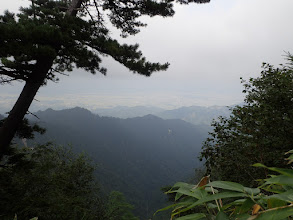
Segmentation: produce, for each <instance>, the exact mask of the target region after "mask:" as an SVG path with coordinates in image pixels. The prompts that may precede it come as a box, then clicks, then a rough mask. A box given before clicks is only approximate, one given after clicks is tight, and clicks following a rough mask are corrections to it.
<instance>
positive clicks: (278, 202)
mask: <svg viewBox="0 0 293 220" xmlns="http://www.w3.org/2000/svg"><path fill="white" fill-rule="evenodd" d="M267 203H268V208H269V209H271V208H276V207H282V206H285V205H287V202H285V201H282V200H279V199H275V198H271V199H268V200H267Z"/></svg>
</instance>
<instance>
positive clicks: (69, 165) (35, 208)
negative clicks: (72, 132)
mask: <svg viewBox="0 0 293 220" xmlns="http://www.w3.org/2000/svg"><path fill="white" fill-rule="evenodd" d="M94 169H95V166H94V164H93V163H92V162H91V161H90V159H89V158H88V157H87V156H86V155H85V154H79V155H76V154H74V153H72V151H71V149H69V148H65V147H61V146H60V147H57V146H54V145H51V144H48V145H45V146H36V147H34V148H29V147H26V148H22V149H14V153H13V154H11V156H7V157H5V158H3V159H2V161H1V167H0V186H1V188H0V198H1V200H0V213H1V215H0V217H1V219H9V220H11V219H13V218H14V216H15V214H17V217H18V219H24V220H25V219H30V218H33V217H35V216H37V217H39V218H40V219H48V220H52V219H56V220H58V219H87V220H90V219H95V220H96V219H109V220H111V219H115V220H138V218H137V217H135V216H134V215H133V214H132V213H131V210H132V208H133V207H132V206H131V205H130V204H128V203H127V202H126V201H125V198H124V196H123V194H122V193H120V192H112V193H111V194H110V195H109V196H108V198H106V197H103V196H101V194H100V192H99V184H98V183H97V181H96V179H95V177H94Z"/></svg>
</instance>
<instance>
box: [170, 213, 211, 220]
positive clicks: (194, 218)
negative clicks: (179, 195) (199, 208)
mask: <svg viewBox="0 0 293 220" xmlns="http://www.w3.org/2000/svg"><path fill="white" fill-rule="evenodd" d="M205 217H206V215H205V214H203V213H196V214H191V215H185V216H183V217H180V218H176V220H199V219H202V218H205Z"/></svg>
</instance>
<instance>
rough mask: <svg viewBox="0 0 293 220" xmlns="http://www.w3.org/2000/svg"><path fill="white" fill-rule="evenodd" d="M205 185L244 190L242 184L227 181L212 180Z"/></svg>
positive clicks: (238, 190)
mask: <svg viewBox="0 0 293 220" xmlns="http://www.w3.org/2000/svg"><path fill="white" fill-rule="evenodd" d="M206 186H212V187H216V188H220V189H227V190H231V191H237V192H244V186H242V185H241V184H239V183H234V182H228V181H213V182H211V183H209V184H207V185H206Z"/></svg>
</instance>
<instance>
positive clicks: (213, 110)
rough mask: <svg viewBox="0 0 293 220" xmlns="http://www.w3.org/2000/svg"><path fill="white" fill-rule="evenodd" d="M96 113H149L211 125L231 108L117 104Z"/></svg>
mask: <svg viewBox="0 0 293 220" xmlns="http://www.w3.org/2000/svg"><path fill="white" fill-rule="evenodd" d="M94 112H95V113H97V114H99V115H101V116H111V117H118V118H132V117H141V116H145V115H147V114H152V115H156V116H158V117H160V118H163V119H181V120H184V121H187V122H190V123H192V124H195V125H207V126H209V125H210V124H211V122H212V120H213V119H217V118H218V117H219V116H229V115H230V110H229V108H228V107H227V106H210V107H204V106H190V107H181V108H178V109H173V110H164V109H162V108H157V107H146V106H135V107H126V106H117V107H114V108H100V109H95V110H94Z"/></svg>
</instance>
